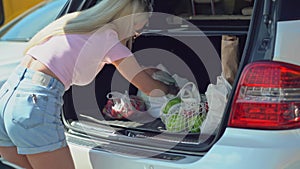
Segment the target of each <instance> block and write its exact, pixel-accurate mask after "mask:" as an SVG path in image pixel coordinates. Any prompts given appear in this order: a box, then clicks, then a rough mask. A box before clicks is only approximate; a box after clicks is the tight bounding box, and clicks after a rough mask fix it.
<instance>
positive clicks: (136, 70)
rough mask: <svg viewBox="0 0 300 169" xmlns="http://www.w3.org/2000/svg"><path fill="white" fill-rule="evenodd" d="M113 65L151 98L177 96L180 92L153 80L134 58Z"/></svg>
mask: <svg viewBox="0 0 300 169" xmlns="http://www.w3.org/2000/svg"><path fill="white" fill-rule="evenodd" d="M112 64H113V65H114V66H115V67H116V69H117V70H118V71H119V72H120V73H121V75H122V76H123V77H125V79H127V80H128V81H129V82H130V83H132V84H133V85H134V86H135V87H137V88H138V89H139V90H141V91H142V92H143V93H145V94H147V95H149V96H153V97H158V96H164V95H166V94H168V93H170V94H174V95H176V94H177V92H178V88H177V87H175V86H168V85H165V84H164V83H163V82H160V81H158V80H155V79H153V78H152V77H151V75H150V74H149V73H147V71H146V70H145V69H143V68H142V67H141V66H140V65H139V63H138V62H137V60H136V59H135V57H134V56H130V57H127V58H123V59H119V60H116V61H114V62H112Z"/></svg>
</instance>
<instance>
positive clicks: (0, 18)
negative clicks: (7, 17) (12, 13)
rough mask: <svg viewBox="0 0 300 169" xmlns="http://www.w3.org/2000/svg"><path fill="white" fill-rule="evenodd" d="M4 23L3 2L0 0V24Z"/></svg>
mask: <svg viewBox="0 0 300 169" xmlns="http://www.w3.org/2000/svg"><path fill="white" fill-rule="evenodd" d="M3 23H4V11H3V3H2V0H0V26H2V24H3Z"/></svg>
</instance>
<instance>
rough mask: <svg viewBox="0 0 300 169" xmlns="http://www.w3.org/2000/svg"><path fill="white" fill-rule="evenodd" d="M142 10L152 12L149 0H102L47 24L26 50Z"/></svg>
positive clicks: (91, 29) (89, 30)
mask: <svg viewBox="0 0 300 169" xmlns="http://www.w3.org/2000/svg"><path fill="white" fill-rule="evenodd" d="M141 12H152V6H151V3H150V2H148V0H102V1H101V2H99V3H98V4H96V5H95V6H93V7H91V8H90V9H86V10H83V11H78V12H73V13H69V14H66V15H64V16H63V17H61V18H59V19H57V20H56V21H54V22H52V23H51V24H49V25H48V26H46V27H45V28H44V29H42V30H41V31H39V32H38V33H37V34H36V35H35V36H34V37H33V38H32V39H31V40H30V41H29V44H28V47H27V49H26V50H25V52H26V51H27V50H28V49H29V48H31V47H33V46H35V45H38V44H41V43H43V42H44V41H46V40H47V39H48V38H50V37H51V36H54V35H59V34H74V33H80V34H82V33H90V32H93V31H95V30H98V29H99V28H101V27H103V26H104V25H106V24H108V23H111V22H113V21H114V20H117V19H119V18H121V17H124V16H127V15H130V14H134V13H141Z"/></svg>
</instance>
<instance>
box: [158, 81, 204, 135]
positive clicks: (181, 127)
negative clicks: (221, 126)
mask: <svg viewBox="0 0 300 169" xmlns="http://www.w3.org/2000/svg"><path fill="white" fill-rule="evenodd" d="M207 109H208V107H207V102H206V98H205V95H203V94H202V95H201V94H200V93H199V91H198V89H197V88H196V85H195V84H194V83H193V82H188V83H186V84H185V85H184V86H183V87H182V88H181V89H180V91H179V93H178V94H177V96H176V97H174V98H172V99H170V100H169V101H168V102H166V103H165V104H164V105H163V106H162V108H161V114H160V117H161V119H162V122H163V123H164V124H165V126H166V129H167V131H170V132H192V133H197V132H200V126H201V124H202V122H203V120H204V119H205V116H206V112H207Z"/></svg>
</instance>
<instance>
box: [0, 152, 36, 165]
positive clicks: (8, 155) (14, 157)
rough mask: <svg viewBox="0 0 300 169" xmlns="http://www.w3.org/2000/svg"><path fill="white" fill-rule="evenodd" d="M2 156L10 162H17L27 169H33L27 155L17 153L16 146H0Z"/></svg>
mask: <svg viewBox="0 0 300 169" xmlns="http://www.w3.org/2000/svg"><path fill="white" fill-rule="evenodd" d="M0 154H1V156H2V157H3V158H4V159H5V160H6V161H8V162H10V163H13V164H16V165H18V166H20V167H23V168H26V169H32V166H31V165H30V163H29V161H28V159H27V158H26V156H25V155H21V154H18V153H17V148H16V147H0Z"/></svg>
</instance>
